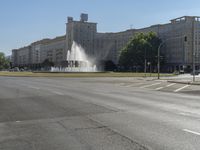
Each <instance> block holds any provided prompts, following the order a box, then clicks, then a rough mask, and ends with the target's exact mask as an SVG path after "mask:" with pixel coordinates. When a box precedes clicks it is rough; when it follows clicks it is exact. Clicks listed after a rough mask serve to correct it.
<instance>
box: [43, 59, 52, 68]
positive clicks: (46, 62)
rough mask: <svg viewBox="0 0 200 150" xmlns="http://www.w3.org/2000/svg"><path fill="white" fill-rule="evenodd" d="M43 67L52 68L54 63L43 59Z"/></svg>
mask: <svg viewBox="0 0 200 150" xmlns="http://www.w3.org/2000/svg"><path fill="white" fill-rule="evenodd" d="M42 66H43V67H52V66H54V63H53V62H52V61H50V60H49V59H45V60H44V62H43V63H42Z"/></svg>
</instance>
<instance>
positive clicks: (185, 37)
mask: <svg viewBox="0 0 200 150" xmlns="http://www.w3.org/2000/svg"><path fill="white" fill-rule="evenodd" d="M179 38H184V42H187V36H185V35H184V36H180V37H174V38H169V39H166V40H164V41H163V42H161V43H160V45H159V47H158V56H157V57H158V58H157V59H158V60H157V62H158V63H157V70H158V79H160V49H161V47H162V46H163V45H164V44H165V43H166V41H169V40H173V39H179Z"/></svg>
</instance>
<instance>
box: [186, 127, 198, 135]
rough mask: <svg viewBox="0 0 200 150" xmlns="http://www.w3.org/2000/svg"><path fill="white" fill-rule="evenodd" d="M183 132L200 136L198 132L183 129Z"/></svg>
mask: <svg viewBox="0 0 200 150" xmlns="http://www.w3.org/2000/svg"><path fill="white" fill-rule="evenodd" d="M183 131H185V132H188V133H192V134H195V135H199V136H200V133H199V132H196V131H192V130H188V129H183Z"/></svg>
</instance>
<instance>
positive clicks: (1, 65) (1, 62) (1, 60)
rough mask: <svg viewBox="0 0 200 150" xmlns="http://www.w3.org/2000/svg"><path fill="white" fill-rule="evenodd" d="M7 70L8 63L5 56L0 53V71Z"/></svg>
mask: <svg viewBox="0 0 200 150" xmlns="http://www.w3.org/2000/svg"><path fill="white" fill-rule="evenodd" d="M8 68H9V61H8V60H7V59H6V57H5V54H4V53H2V52H0V70H3V69H8Z"/></svg>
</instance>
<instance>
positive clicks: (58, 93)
mask: <svg viewBox="0 0 200 150" xmlns="http://www.w3.org/2000/svg"><path fill="white" fill-rule="evenodd" d="M52 93H55V94H57V95H64V94H63V93H61V92H57V91H52Z"/></svg>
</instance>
